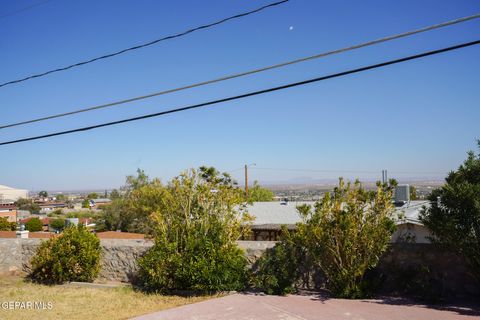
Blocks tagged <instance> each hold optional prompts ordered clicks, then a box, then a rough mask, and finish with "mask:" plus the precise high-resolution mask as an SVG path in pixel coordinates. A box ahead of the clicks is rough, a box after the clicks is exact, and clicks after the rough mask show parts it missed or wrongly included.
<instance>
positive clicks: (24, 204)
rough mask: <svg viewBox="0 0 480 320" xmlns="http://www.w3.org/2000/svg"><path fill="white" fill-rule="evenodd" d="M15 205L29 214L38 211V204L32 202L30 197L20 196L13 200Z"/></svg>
mask: <svg viewBox="0 0 480 320" xmlns="http://www.w3.org/2000/svg"><path fill="white" fill-rule="evenodd" d="M15 205H16V206H17V208H18V209H20V210H27V211H30V213H31V214H36V213H39V212H40V206H39V205H38V204H36V203H34V202H33V200H32V199H25V198H20V199H18V200H17V201H16V202H15Z"/></svg>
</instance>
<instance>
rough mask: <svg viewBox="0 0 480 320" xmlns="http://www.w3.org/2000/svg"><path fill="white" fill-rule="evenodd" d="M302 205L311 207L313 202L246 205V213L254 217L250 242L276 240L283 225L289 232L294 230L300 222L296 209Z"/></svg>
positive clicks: (276, 202)
mask: <svg viewBox="0 0 480 320" xmlns="http://www.w3.org/2000/svg"><path fill="white" fill-rule="evenodd" d="M303 204H306V205H310V206H313V205H314V204H315V201H301V202H293V201H292V202H287V201H283V202H280V201H271V202H254V203H253V204H251V205H248V206H247V211H248V213H249V214H250V215H251V216H253V217H255V220H254V221H253V224H252V228H251V229H252V235H251V238H250V240H255V241H263V240H266V241H274V240H278V239H280V237H281V234H282V226H283V225H284V226H285V227H287V229H289V230H294V229H295V224H296V223H297V222H301V219H300V215H299V214H298V211H297V207H298V206H300V205H303Z"/></svg>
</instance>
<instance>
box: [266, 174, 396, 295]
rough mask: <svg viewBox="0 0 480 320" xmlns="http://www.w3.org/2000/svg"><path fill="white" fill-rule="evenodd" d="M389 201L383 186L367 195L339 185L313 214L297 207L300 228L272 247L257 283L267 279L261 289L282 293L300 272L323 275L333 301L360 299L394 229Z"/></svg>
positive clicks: (389, 193) (388, 190)
mask: <svg viewBox="0 0 480 320" xmlns="http://www.w3.org/2000/svg"><path fill="white" fill-rule="evenodd" d="M391 197H392V191H391V188H389V187H387V186H385V185H380V184H378V187H377V191H376V192H369V191H366V190H365V189H364V188H363V187H362V186H361V184H360V183H359V182H358V181H357V182H355V183H354V184H353V185H352V184H350V183H347V184H345V183H344V181H343V180H342V179H340V183H339V185H338V187H336V188H335V189H334V191H333V193H332V194H329V193H327V194H326V195H325V197H324V198H323V199H322V200H320V201H319V202H317V203H316V204H315V208H314V209H313V210H312V208H311V207H310V206H307V205H303V206H300V207H298V210H299V213H300V215H301V216H302V218H303V222H302V223H298V224H297V228H296V231H295V235H294V236H289V235H288V233H287V234H286V235H287V237H286V238H285V240H283V241H282V242H281V243H280V244H278V245H277V247H276V250H275V251H273V252H276V253H277V256H276V257H269V256H268V255H267V257H266V258H265V259H266V261H265V262H264V265H265V267H264V268H263V270H262V268H261V269H260V272H259V273H258V274H257V277H259V278H260V279H261V280H262V279H267V280H268V279H270V285H269V283H268V281H265V280H262V282H263V283H262V284H263V286H262V287H263V288H264V289H265V290H266V291H267V292H273V293H286V292H288V291H289V290H291V289H290V288H291V287H292V286H293V285H294V282H295V281H297V280H298V279H299V277H300V276H301V274H302V272H305V271H306V270H309V269H312V270H313V272H320V273H321V274H322V277H323V278H324V280H325V287H326V289H328V290H329V291H330V292H331V293H332V295H333V296H335V297H342V298H360V297H362V296H365V294H366V292H365V291H364V288H365V283H364V275H365V272H366V271H367V270H368V269H371V268H373V267H375V265H376V264H377V263H378V260H379V258H380V256H381V254H382V253H383V252H384V251H385V250H386V249H387V246H388V243H389V241H390V239H391V236H392V233H393V231H394V229H395V223H394V221H393V219H392V213H393V204H392V201H391ZM289 261H290V262H289ZM288 263H290V264H288ZM294 265H295V266H296V268H297V270H296V271H295V270H294V269H293V266H294ZM268 266H270V268H271V269H270V270H269V269H268V268H267V267H268ZM272 267H273V268H272ZM299 268H301V269H303V270H301V269H299ZM296 272H298V273H296ZM269 277H270V278H269Z"/></svg>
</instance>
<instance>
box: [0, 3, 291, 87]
mask: <svg viewBox="0 0 480 320" xmlns="http://www.w3.org/2000/svg"><path fill="white" fill-rule="evenodd" d="M288 1H290V0H282V1H278V2H274V3H271V4H268V5H265V6H263V7H260V8H257V9H255V10H251V11H248V12H244V13H240V14H236V15H234V16H231V17H228V18H224V19H222V20H218V21H215V22H212V23H209V24H205V25H202V26H199V27H195V28H192V29H189V30H187V31H183V32H180V33H177V34H174V35H170V36H166V37H163V38H160V39H156V40H153V41H150V42H147V43H143V44H140V45H136V46H133V47H130V48H126V49H122V50H120V51H116V52H113V53H109V54H106V55H103V56H100V57H96V58H92V59H89V60H85V61H81V62H77V63H74V64H71V65H69V66H66V67H62V68H57V69H53V70H49V71H46V72H42V73H38V74H34V75H31V76H28V77H25V78H22V79H17V80H12V81H8V82H5V83H2V84H0V88H1V87H4V86H6V85H10V84H14V83H20V82H23V81H27V80H30V79H34V78H39V77H43V76H46V75H49V74H51V73H55V72H60V71H65V70H68V69H71V68H75V67H79V66H83V65H86V64H89V63H92V62H95V61H98V60H102V59H107V58H111V57H114V56H118V55H120V54H123V53H125V52H128V51H133V50H137V49H141V48H145V47H148V46H151V45H154V44H157V43H159V42H162V41H165V40H171V39H174V38H178V37H182V36H185V35H187V34H189V33H193V32H195V31H198V30H202V29H207V28H211V27H213V26H216V25H219V24H222V23H224V22H227V21H229V20H234V19H238V18H242V17H245V16H248V15H251V14H254V13H257V12H260V11H262V10H265V9H267V8H271V7H275V6H278V5H280V4H283V3H286V2H288Z"/></svg>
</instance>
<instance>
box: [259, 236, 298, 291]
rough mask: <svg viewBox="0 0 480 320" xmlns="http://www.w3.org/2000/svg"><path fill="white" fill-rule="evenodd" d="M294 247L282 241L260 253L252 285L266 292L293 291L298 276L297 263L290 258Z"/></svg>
mask: <svg viewBox="0 0 480 320" xmlns="http://www.w3.org/2000/svg"><path fill="white" fill-rule="evenodd" d="M294 250H295V248H293V247H292V246H291V245H289V244H288V243H287V242H285V241H282V242H279V243H278V244H276V245H275V247H273V248H271V249H267V251H266V252H265V253H264V254H263V255H262V257H261V258H260V259H259V260H258V262H257V264H256V266H255V269H256V270H255V272H254V277H255V279H254V282H255V283H254V285H255V286H256V287H258V288H261V289H263V290H264V291H265V292H266V293H267V294H276V295H286V294H289V293H292V292H294V285H295V282H296V281H297V280H298V278H299V277H300V275H299V272H300V271H299V269H300V268H299V267H300V266H299V265H298V264H297V263H295V262H296V261H295V260H293V259H292V257H293V256H294V255H295V253H294Z"/></svg>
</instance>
